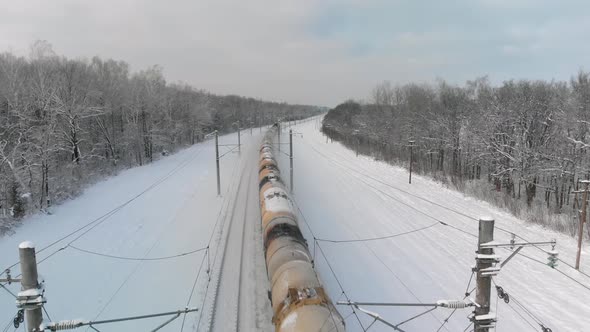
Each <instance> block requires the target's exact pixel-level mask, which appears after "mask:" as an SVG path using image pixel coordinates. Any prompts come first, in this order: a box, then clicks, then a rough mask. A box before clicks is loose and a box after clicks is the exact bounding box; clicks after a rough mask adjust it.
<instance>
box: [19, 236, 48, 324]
mask: <svg viewBox="0 0 590 332" xmlns="http://www.w3.org/2000/svg"><path fill="white" fill-rule="evenodd" d="M18 253H19V257H20V270H21V274H22V277H21V282H20V283H21V287H22V290H23V291H27V290H30V289H39V282H38V278H39V276H38V274H37V259H36V258H35V245H34V244H33V243H32V242H29V241H25V242H23V243H21V244H20V245H19V246H18ZM25 321H26V331H27V332H39V331H41V329H40V326H41V324H42V323H43V312H42V303H41V305H38V306H34V307H32V308H25Z"/></svg>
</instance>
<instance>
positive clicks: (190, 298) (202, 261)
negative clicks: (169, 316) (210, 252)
mask: <svg viewBox="0 0 590 332" xmlns="http://www.w3.org/2000/svg"><path fill="white" fill-rule="evenodd" d="M207 249H209V248H207ZM205 256H206V254H205V255H203V259H202V260H201V264H200V265H199V270H198V272H197V275H196V277H195V281H194V282H193V287H192V288H191V292H190V295H189V297H188V300H187V301H186V308H188V306H189V304H190V303H191V300H192V298H193V294H194V293H195V287H196V286H197V281H198V280H199V276H200V275H201V270H202V269H203V265H204V263H205ZM202 310H203V308H201V311H202ZM185 320H186V313H185V314H184V316H183V317H182V326H181V327H180V332H182V331H184V323H185Z"/></svg>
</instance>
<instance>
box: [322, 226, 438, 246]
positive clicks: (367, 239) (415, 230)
mask: <svg viewBox="0 0 590 332" xmlns="http://www.w3.org/2000/svg"><path fill="white" fill-rule="evenodd" d="M439 224H440V222H435V223H433V224H431V225H428V226H424V227H420V228H417V229H413V230H411V231H407V232H402V233H397V234H392V235H386V236H379V237H373V238H364V239H351V240H331V239H322V238H317V239H315V240H316V241H319V242H330V243H353V242H368V241H376V240H384V239H391V238H395V237H398V236H402V235H407V234H411V233H416V232H419V231H423V230H426V229H429V228H431V227H434V226H436V225H439Z"/></svg>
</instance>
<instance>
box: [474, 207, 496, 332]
mask: <svg viewBox="0 0 590 332" xmlns="http://www.w3.org/2000/svg"><path fill="white" fill-rule="evenodd" d="M493 240H494V219H492V218H487V217H486V218H480V219H479V239H478V246H477V256H476V259H475V261H476V265H475V271H474V272H475V273H477V275H476V284H477V285H476V293H475V305H476V307H475V311H474V316H473V327H474V331H475V332H482V331H483V332H488V331H490V329H491V330H493V329H494V326H495V322H496V317H495V316H494V315H493V314H490V298H491V290H492V276H493V275H494V271H492V270H493V269H494V263H496V262H498V258H497V257H496V256H495V255H494V249H493V248H489V247H485V248H482V244H488V243H490V242H492V241H493Z"/></svg>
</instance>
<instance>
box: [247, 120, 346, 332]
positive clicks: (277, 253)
mask: <svg viewBox="0 0 590 332" xmlns="http://www.w3.org/2000/svg"><path fill="white" fill-rule="evenodd" d="M277 129H278V127H277V126H276V125H275V126H273V127H271V129H270V130H269V131H268V132H267V133H266V135H265V137H264V139H263V142H262V147H261V148H260V159H259V173H258V174H259V178H258V180H259V190H260V214H261V222H262V234H263V240H264V252H265V258H266V270H267V273H268V279H269V281H270V287H271V289H270V294H269V295H270V299H271V303H272V310H273V319H272V320H273V324H274V326H275V331H276V332H304V331H314V332H315V331H320V332H322V331H323V332H327V331H336V332H343V331H345V324H344V320H343V319H342V316H341V315H340V314H339V313H338V311H337V310H336V308H335V307H334V305H333V304H332V302H331V301H330V299H329V298H328V294H327V293H326V291H325V290H324V288H323V287H322V285H321V283H320V280H319V278H318V276H317V274H316V272H315V270H314V267H313V261H312V259H313V258H312V256H311V254H310V252H309V248H308V246H307V242H306V240H305V238H304V237H303V234H302V233H301V230H300V229H299V226H298V223H297V217H296V214H295V210H294V207H293V203H292V201H291V198H290V196H289V193H288V191H287V188H286V186H285V184H284V183H283V181H282V180H281V176H280V172H279V167H278V163H277V161H276V159H275V157H274V155H273V138H274V136H275V135H276V134H277Z"/></svg>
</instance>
